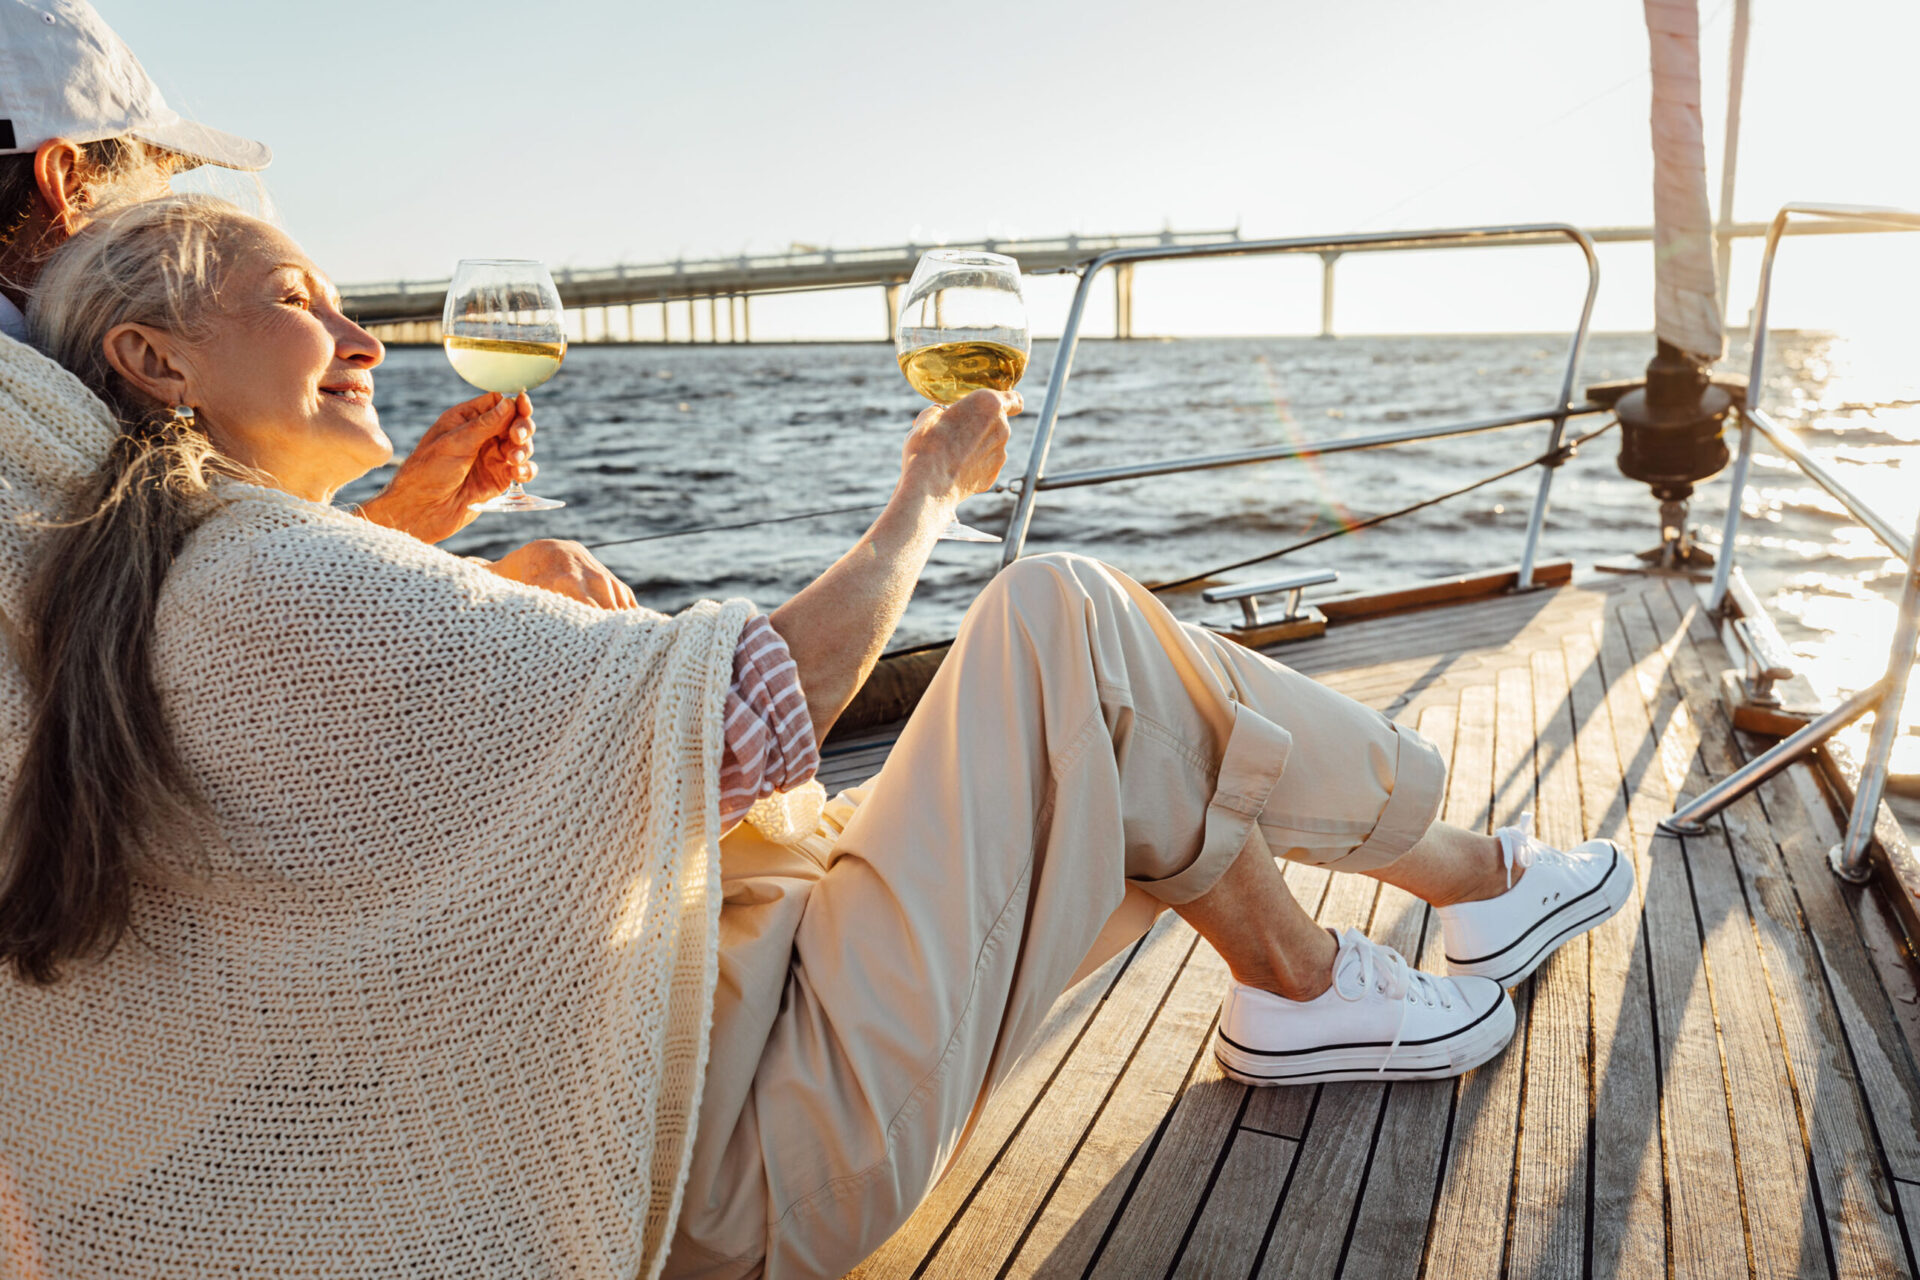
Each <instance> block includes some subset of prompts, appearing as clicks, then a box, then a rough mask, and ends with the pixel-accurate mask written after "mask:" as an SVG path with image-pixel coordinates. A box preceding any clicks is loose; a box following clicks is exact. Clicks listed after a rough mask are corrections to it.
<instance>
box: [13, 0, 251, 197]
mask: <svg viewBox="0 0 1920 1280" xmlns="http://www.w3.org/2000/svg"><path fill="white" fill-rule="evenodd" d="M129 135H131V136H132V137H135V138H138V139H140V141H142V142H146V143H151V144H152V145H154V146H156V147H161V148H164V149H165V150H168V151H173V152H177V153H178V154H180V155H183V156H186V157H188V158H189V159H193V160H198V161H200V162H201V163H202V164H217V165H224V166H226V167H227V168H229V169H264V168H266V167H267V165H268V164H269V163H271V162H272V160H273V152H272V151H270V150H269V149H268V148H267V147H266V146H265V145H264V144H262V143H258V142H254V141H252V140H251V139H248V138H241V137H236V136H234V135H233V134H231V133H222V132H221V131H220V130H218V129H209V128H207V127H206V126H205V125H199V124H194V123H192V122H191V121H187V120H182V119H181V118H180V113H179V112H178V111H175V110H174V109H173V108H172V107H169V106H168V105H167V100H166V99H165V98H163V97H161V96H160V86H158V85H156V84H155V83H154V82H153V80H152V78H151V77H149V76H148V75H147V73H146V70H145V69H144V68H142V67H141V65H140V61H139V59H137V58H135V57H134V56H133V51H132V50H131V49H129V48H127V46H126V44H125V43H124V42H123V41H122V40H121V39H120V37H119V36H117V35H115V34H114V33H113V28H111V27H109V26H108V25H107V24H106V23H105V22H103V21H102V20H101V18H100V15H99V14H97V13H95V12H94V11H93V6H92V5H90V4H88V3H87V2H86V0H0V155H15V154H18V153H20V152H23V151H34V150H37V149H38V148H39V146H40V144H41V143H43V142H46V141H47V140H48V139H50V138H65V139H67V140H68V141H70V142H97V141H99V140H100V139H102V138H118V137H124V136H129Z"/></svg>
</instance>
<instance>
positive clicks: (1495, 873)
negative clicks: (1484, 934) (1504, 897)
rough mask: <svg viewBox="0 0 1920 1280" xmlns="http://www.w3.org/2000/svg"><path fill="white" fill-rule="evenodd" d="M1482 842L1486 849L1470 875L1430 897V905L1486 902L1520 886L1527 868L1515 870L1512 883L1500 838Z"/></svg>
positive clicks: (1486, 838)
mask: <svg viewBox="0 0 1920 1280" xmlns="http://www.w3.org/2000/svg"><path fill="white" fill-rule="evenodd" d="M1480 839H1481V840H1482V841H1484V842H1485V843H1484V846H1483V847H1482V848H1481V849H1479V850H1477V851H1476V852H1475V854H1474V856H1473V857H1472V859H1471V862H1470V869H1469V872H1468V874H1466V875H1463V876H1462V877H1461V878H1460V881H1459V883H1458V884H1456V885H1450V886H1448V887H1447V888H1446V889H1445V890H1443V891H1442V892H1439V893H1436V894H1435V895H1433V896H1432V897H1429V898H1427V902H1428V904H1429V905H1432V906H1436V907H1451V906H1457V905H1458V904H1460V903H1462V902H1485V901H1486V900H1487V899H1489V898H1497V897H1499V896H1500V895H1501V894H1503V893H1505V892H1506V891H1507V890H1509V889H1511V888H1512V887H1513V886H1514V885H1516V884H1519V883H1520V877H1521V876H1522V875H1524V874H1525V873H1526V868H1525V867H1515V868H1513V875H1512V879H1511V881H1509V879H1508V875H1507V859H1506V852H1505V850H1503V849H1502V848H1501V847H1500V841H1499V839H1498V837H1495V836H1482V837H1480Z"/></svg>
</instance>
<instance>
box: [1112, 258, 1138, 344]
mask: <svg viewBox="0 0 1920 1280" xmlns="http://www.w3.org/2000/svg"><path fill="white" fill-rule="evenodd" d="M1113 336H1114V337H1116V338H1131V337H1132V336H1133V264H1132V263H1131V262H1123V263H1121V264H1120V265H1119V266H1117V267H1115V268H1114V269H1113Z"/></svg>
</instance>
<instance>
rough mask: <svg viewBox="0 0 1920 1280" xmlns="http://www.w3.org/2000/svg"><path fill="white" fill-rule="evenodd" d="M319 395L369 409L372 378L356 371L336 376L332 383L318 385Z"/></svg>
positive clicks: (371, 401) (371, 397) (370, 406)
mask: <svg viewBox="0 0 1920 1280" xmlns="http://www.w3.org/2000/svg"><path fill="white" fill-rule="evenodd" d="M320 394H321V395H323V396H330V397H332V398H333V399H335V400H344V401H346V402H347V403H348V404H353V405H360V406H363V407H365V408H369V409H370V408H372V407H373V378H372V376H371V375H369V374H365V373H361V372H359V371H357V370H352V371H348V372H346V373H342V374H337V375H335V377H334V378H333V380H332V381H330V382H323V383H321V384H320Z"/></svg>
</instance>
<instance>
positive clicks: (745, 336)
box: [740, 293, 753, 342]
mask: <svg viewBox="0 0 1920 1280" xmlns="http://www.w3.org/2000/svg"><path fill="white" fill-rule="evenodd" d="M740 341H742V342H752V341H753V295H752V294H750V293H743V294H741V295H740Z"/></svg>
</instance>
